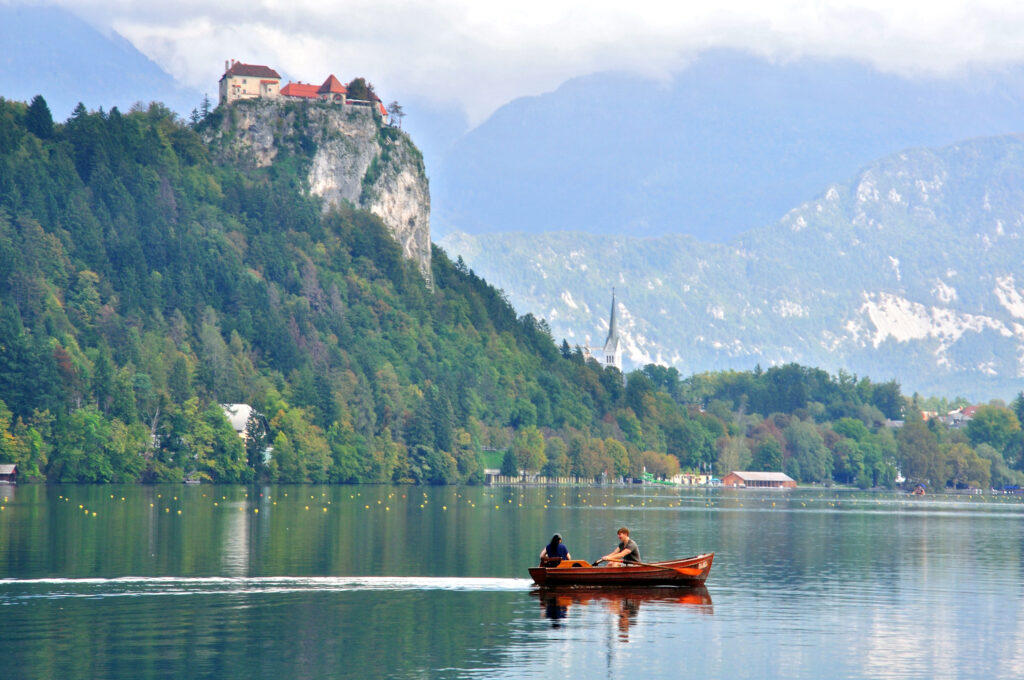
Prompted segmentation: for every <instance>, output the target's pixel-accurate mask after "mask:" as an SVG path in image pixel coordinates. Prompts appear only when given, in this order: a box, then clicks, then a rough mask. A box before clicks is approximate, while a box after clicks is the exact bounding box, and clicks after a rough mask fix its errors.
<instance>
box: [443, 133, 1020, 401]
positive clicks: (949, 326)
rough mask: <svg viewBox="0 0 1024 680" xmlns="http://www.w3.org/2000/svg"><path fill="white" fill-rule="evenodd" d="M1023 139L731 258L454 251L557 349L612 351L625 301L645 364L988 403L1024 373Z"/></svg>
mask: <svg viewBox="0 0 1024 680" xmlns="http://www.w3.org/2000/svg"><path fill="white" fill-rule="evenodd" d="M1022 179H1024V137H1021V136H1003V137H997V138H982V139H975V140H970V141H966V142H962V143H960V144H956V145H952V146H949V147H944V148H940V149H917V150H911V151H905V152H902V153H899V154H896V155H893V156H889V157H887V158H884V159H882V160H879V161H877V162H875V163H872V164H871V165H869V166H867V167H866V168H864V169H863V170H862V171H861V172H860V173H858V174H857V175H856V176H855V177H854V178H853V179H852V180H851V181H849V182H846V183H842V184H835V185H832V186H830V187H828V188H827V189H826V190H825V191H823V192H822V193H821V194H820V196H819V197H818V198H817V199H815V200H813V201H809V202H807V203H804V204H803V205H801V206H799V207H797V208H795V209H793V210H792V211H790V212H789V213H788V214H787V215H786V216H785V217H784V218H783V219H782V220H781V221H780V222H779V223H778V224H776V225H773V226H771V227H766V228H763V229H759V230H755V231H752V232H748V233H747V234H744V235H743V236H741V237H739V238H737V239H735V240H734V241H731V242H730V243H728V244H714V243H704V242H700V241H697V240H696V239H693V238H690V237H686V236H666V237H661V238H656V239H640V238H631V237H623V236H615V237H604V236H601V237H594V236H589V235H584V234H579V233H564V232H563V233H550V234H544V235H537V234H531V235H529V236H528V237H526V236H524V235H522V234H500V235H496V234H490V235H487V237H486V248H484V247H483V246H482V245H481V244H482V243H483V242H484V239H482V238H481V239H477V238H475V237H472V236H468V235H465V234H459V235H453V236H451V237H448V238H445V239H442V245H443V246H444V247H445V248H446V249H448V250H449V252H451V253H452V254H453V256H454V255H456V254H463V256H464V257H465V259H466V261H467V263H468V264H469V265H470V266H471V267H473V268H474V270H475V271H477V272H478V273H480V274H481V275H482V276H484V277H486V278H487V279H488V280H490V281H492V282H494V283H495V284H496V285H498V286H500V287H502V288H503V289H504V290H505V291H506V292H507V293H508V295H509V298H510V300H512V302H513V303H514V304H515V305H516V306H517V307H518V308H520V309H533V310H536V311H537V313H538V314H540V315H543V316H545V317H546V318H547V319H548V321H549V323H550V324H551V327H552V330H553V332H554V334H555V336H556V337H562V336H564V337H566V338H567V339H568V340H569V342H570V343H580V344H583V343H585V342H586V340H587V338H588V337H589V339H590V342H591V344H599V343H600V341H601V340H602V339H603V338H602V337H600V335H601V331H602V330H603V328H604V326H603V324H604V323H605V317H606V316H607V305H608V300H609V298H610V293H611V291H610V288H611V287H612V286H615V287H616V288H617V295H618V299H619V301H620V305H621V306H620V311H621V312H622V319H621V321H620V327H621V329H622V331H623V333H624V334H625V336H626V348H627V358H628V360H631V361H632V362H634V363H638V364H642V363H646V362H649V361H656V362H664V363H670V364H673V365H675V366H677V367H679V368H680V370H681V371H683V372H684V373H685V372H693V371H702V370H709V369H719V368H730V367H734V368H750V367H751V366H753V365H754V364H755V363H761V364H762V365H771V364H777V363H781V362H787V361H798V362H801V363H805V364H810V365H819V366H822V367H824V368H826V369H829V370H839V369H845V370H848V371H853V372H857V373H860V374H870V375H873V376H877V377H880V378H885V377H889V376H894V377H896V378H897V379H899V380H900V381H901V382H902V383H903V384H904V386H905V387H906V388H907V390H908V391H912V390H920V391H923V392H934V391H941V392H943V393H947V394H948V393H954V392H955V393H962V394H965V395H968V396H970V395H979V396H984V395H991V394H993V393H996V394H1001V393H1002V392H1006V393H1007V395H1006V396H1009V395H1010V394H1012V392H1013V390H1015V389H1018V387H1017V386H1018V385H1019V378H1020V377H1021V376H1022V375H1024V361H1022V359H1024V280H1021V279H1022V277H1021V275H1020V262H1021V261H1022V259H1024V258H1022V255H1024V243H1022V238H1021V236H1022V234H1024V182H1022V181H1021V180H1022Z"/></svg>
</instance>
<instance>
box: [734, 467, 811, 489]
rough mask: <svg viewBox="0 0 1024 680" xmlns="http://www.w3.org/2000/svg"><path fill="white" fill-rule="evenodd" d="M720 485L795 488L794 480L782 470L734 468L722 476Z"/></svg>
mask: <svg viewBox="0 0 1024 680" xmlns="http://www.w3.org/2000/svg"><path fill="white" fill-rule="evenodd" d="M722 486H732V487H746V488H748V489H750V488H758V489H795V488H796V481H795V480H794V479H793V478H792V477H790V476H789V475H787V474H786V473H784V472H750V471H747V470H736V471H733V472H730V473H729V474H727V475H726V476H725V477H722Z"/></svg>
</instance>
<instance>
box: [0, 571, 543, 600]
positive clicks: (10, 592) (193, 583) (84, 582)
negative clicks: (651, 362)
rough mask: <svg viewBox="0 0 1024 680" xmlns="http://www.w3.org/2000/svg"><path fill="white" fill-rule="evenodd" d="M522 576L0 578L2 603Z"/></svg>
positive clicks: (430, 584) (525, 582) (465, 585)
mask: <svg viewBox="0 0 1024 680" xmlns="http://www.w3.org/2000/svg"><path fill="white" fill-rule="evenodd" d="M530 585H531V581H530V580H529V579H521V578H462V577H453V578H448V577H419V576H252V577H228V576H197V577H177V576H156V577H148V576H122V577H118V578H38V579H0V604H13V603H15V602H18V601H22V600H26V599H41V598H42V599H60V598H104V597H140V596H151V595H244V594H251V593H304V592H315V591H322V592H354V591H426V590H447V591H463V592H500V591H517V590H528V589H529V588H530Z"/></svg>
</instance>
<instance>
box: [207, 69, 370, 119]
mask: <svg viewBox="0 0 1024 680" xmlns="http://www.w3.org/2000/svg"><path fill="white" fill-rule="evenodd" d="M357 83H358V86H357ZM350 88H351V89H352V90H353V91H352V93H351V94H352V95H353V96H350ZM243 99H284V100H292V101H321V102H330V103H332V104H337V105H338V106H361V107H368V108H372V109H374V110H376V112H377V113H379V114H380V115H381V117H382V118H383V119H384V120H385V121H386V120H387V118H388V110H387V108H386V107H385V106H384V103H383V102H381V100H380V97H378V96H377V95H376V93H374V92H373V89H372V88H369V87H368V86H367V85H366V84H365V83H364V82H363V81H362V80H361V79H356V80H353V81H352V82H350V83H349V84H348V85H342V83H341V81H340V80H338V79H337V78H336V77H334V74H331V75H329V76H327V80H325V81H324V82H323V83H322V84H321V85H313V84H310V83H303V82H298V83H292V82H289V83H288V84H287V85H285V86H284V87H281V74H279V73H278V72H277V71H275V70H274V69H272V68H270V67H269V66H264V65H262V64H243V63H242V62H240V61H235V60H234V59H229V60H228V61H225V62H224V75H222V76H221V78H220V103H221V104H232V103H234V102H236V101H240V100H243Z"/></svg>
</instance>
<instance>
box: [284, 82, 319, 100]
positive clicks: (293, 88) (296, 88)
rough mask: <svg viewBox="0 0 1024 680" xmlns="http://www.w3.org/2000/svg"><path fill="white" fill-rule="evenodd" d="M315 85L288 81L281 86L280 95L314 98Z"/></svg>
mask: <svg viewBox="0 0 1024 680" xmlns="http://www.w3.org/2000/svg"><path fill="white" fill-rule="evenodd" d="M316 91H317V86H316V85H310V84H308V83H288V84H287V85H285V86H284V87H282V88H281V96H282V97H303V98H305V99H316Z"/></svg>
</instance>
